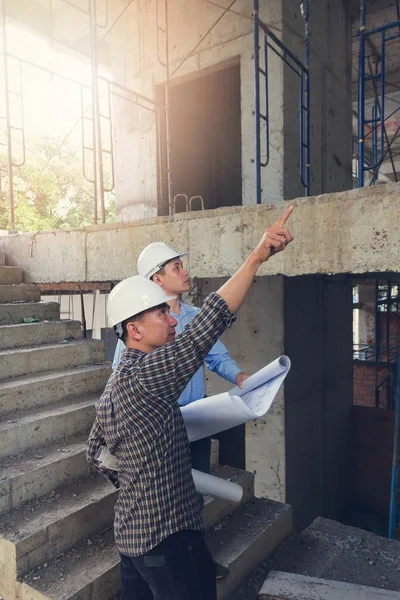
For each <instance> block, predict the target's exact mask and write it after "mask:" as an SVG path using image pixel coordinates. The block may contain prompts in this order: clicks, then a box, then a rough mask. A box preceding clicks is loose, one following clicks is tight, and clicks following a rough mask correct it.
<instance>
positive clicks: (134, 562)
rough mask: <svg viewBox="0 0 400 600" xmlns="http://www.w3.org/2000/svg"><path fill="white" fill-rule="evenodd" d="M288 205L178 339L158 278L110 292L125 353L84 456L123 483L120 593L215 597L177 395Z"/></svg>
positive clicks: (169, 599)
mask: <svg viewBox="0 0 400 600" xmlns="http://www.w3.org/2000/svg"><path fill="white" fill-rule="evenodd" d="M292 211H293V207H290V208H288V209H287V210H286V211H285V213H284V214H283V216H282V217H281V219H279V220H278V221H277V222H276V223H275V225H273V226H272V227H271V228H269V229H267V230H266V232H265V234H264V235H263V237H262V239H261V241H260V242H259V244H258V245H257V247H256V248H255V250H254V251H253V252H252V253H251V255H250V256H249V258H248V259H247V260H246V261H245V262H244V264H243V265H242V266H241V267H240V269H239V270H238V271H237V272H236V273H235V274H234V275H233V277H231V279H229V280H228V281H227V282H226V283H225V284H224V285H223V286H222V287H221V288H220V289H219V290H218V292H217V293H213V294H211V295H210V296H209V297H208V298H207V299H206V301H205V303H204V306H203V308H202V309H201V311H200V313H199V314H198V315H197V316H196V317H195V318H194V319H193V321H192V322H191V323H190V324H189V325H188V326H187V327H186V329H185V331H184V332H183V333H182V334H181V335H180V336H178V337H177V338H176V339H174V338H175V331H174V329H175V325H176V320H175V319H174V318H173V317H172V316H171V315H170V313H169V308H168V304H167V302H168V301H169V300H171V298H170V297H169V296H166V295H165V293H164V292H163V290H162V289H161V288H160V287H159V286H158V285H157V284H155V283H154V282H152V281H150V280H147V279H145V278H143V277H140V276H136V277H130V278H128V279H126V280H124V281H122V282H121V283H120V284H118V285H117V286H116V287H115V288H114V289H113V291H112V292H111V294H110V297H109V302H108V315H109V321H110V325H112V326H114V329H115V332H116V334H117V335H118V337H119V338H120V339H122V340H123V341H124V343H125V345H126V348H127V350H126V351H125V352H124V355H123V357H122V360H121V362H120V364H119V366H118V368H117V369H116V370H115V371H114V373H113V374H112V375H111V377H110V379H109V381H108V383H107V386H106V388H105V390H104V393H103V395H102V396H101V398H100V400H99V401H98V402H97V403H96V420H95V423H94V425H93V428H92V431H91V433H90V437H89V441H88V446H87V456H88V460H89V461H90V462H91V463H92V464H94V466H95V467H96V468H97V469H98V470H100V471H101V472H102V473H103V474H105V475H106V476H108V477H109V479H110V480H111V481H112V482H113V484H114V485H115V486H116V487H118V488H119V490H120V493H119V498H118V500H117V503H116V506H115V521H114V533H115V540H116V544H117V547H118V549H119V551H120V553H121V580H122V596H121V599H122V600H162V599H163V600H216V582H215V566H214V563H213V560H212V558H211V556H210V553H209V551H208V549H207V546H206V544H205V541H204V529H203V523H202V518H201V508H200V505H199V502H198V499H197V493H196V489H195V486H194V483H193V479H192V475H191V461H190V450H189V442H188V438H187V433H186V429H185V425H184V422H183V418H182V414H181V411H180V408H179V405H178V402H177V400H178V398H179V396H180V394H181V392H182V390H183V389H184V388H185V386H186V385H187V383H188V381H189V380H190V379H191V377H192V376H193V374H194V373H195V372H196V371H197V370H198V369H199V368H200V367H201V365H202V364H203V361H204V358H205V356H206V354H207V353H208V352H209V350H210V348H211V347H212V346H213V344H215V342H216V341H217V339H218V338H219V336H220V335H221V334H222V333H223V331H224V330H225V329H226V328H227V327H229V326H230V325H231V324H232V322H233V321H234V320H235V313H236V312H237V311H238V310H239V308H240V306H241V304H242V302H243V300H244V298H245V296H246V294H247V292H248V290H249V289H250V286H251V283H252V281H253V278H254V276H255V275H256V272H257V270H258V268H259V266H260V265H261V264H262V263H263V262H265V261H266V260H268V259H269V258H270V256H272V255H273V254H276V253H277V252H280V251H282V250H284V249H285V247H286V246H287V244H288V243H290V242H291V241H292V240H293V235H292V234H291V233H290V232H289V231H288V230H287V229H286V228H285V226H284V225H285V222H286V220H287V218H288V217H289V216H290V214H291V213H292ZM104 445H107V447H108V449H109V450H110V452H111V453H112V454H113V455H114V456H115V457H116V459H117V462H118V472H117V473H116V472H115V471H111V470H109V469H107V468H104V467H100V466H99V463H98V461H97V456H98V454H99V451H100V449H101V447H102V446H104Z"/></svg>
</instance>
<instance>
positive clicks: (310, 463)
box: [202, 276, 353, 527]
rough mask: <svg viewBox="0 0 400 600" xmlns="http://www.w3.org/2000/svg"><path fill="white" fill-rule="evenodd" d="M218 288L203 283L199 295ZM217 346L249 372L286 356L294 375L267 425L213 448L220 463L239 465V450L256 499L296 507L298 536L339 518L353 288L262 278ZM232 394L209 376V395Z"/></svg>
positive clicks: (346, 449)
mask: <svg viewBox="0 0 400 600" xmlns="http://www.w3.org/2000/svg"><path fill="white" fill-rule="evenodd" d="M222 282H223V280H222V279H209V280H203V282H202V289H203V293H204V295H206V294H207V293H209V292H210V291H212V290H215V289H217V288H218V287H219V285H221V283H222ZM222 339H223V341H224V343H225V344H226V346H227V347H228V350H229V352H230V354H231V356H232V357H233V358H234V359H235V360H237V362H238V363H239V365H240V366H242V367H243V369H244V370H245V371H247V372H249V373H253V372H254V371H255V370H257V369H258V368H260V367H262V366H264V365H265V364H267V363H268V362H270V361H272V360H274V359H275V358H276V357H278V356H279V355H280V354H283V353H285V354H287V355H288V356H289V357H290V359H291V361H292V370H291V372H290V374H289V376H288V378H287V379H286V382H285V385H284V388H283V390H282V391H281V393H280V395H279V397H278V398H277V400H276V401H275V402H274V405H273V407H272V409H271V410H270V411H269V413H268V414H267V415H266V417H265V418H263V419H258V420H257V421H256V422H254V423H250V424H248V425H247V426H246V430H245V431H244V428H242V429H240V428H237V429H236V430H232V432H230V433H227V434H225V436H224V437H223V438H222V439H220V450H221V453H222V454H221V462H227V463H228V464H232V463H230V460H233V461H234V464H235V465H236V466H241V465H240V464H238V463H237V461H238V458H240V456H239V451H242V452H244V451H245V459H244V460H243V463H244V465H245V467H246V469H247V470H249V471H252V472H254V473H255V475H256V478H255V481H256V494H257V495H258V496H264V497H268V498H271V499H274V500H278V501H286V502H289V503H291V504H293V509H294V519H295V524H296V526H298V527H303V526H306V525H307V524H308V523H309V522H311V521H312V519H314V518H315V517H316V516H317V515H324V516H327V517H330V518H338V517H339V516H340V514H341V512H342V511H343V510H344V508H345V506H346V503H347V501H348V494H349V489H350V485H349V477H350V470H349V469H350V464H351V461H350V460H349V457H350V455H351V438H350V416H351V410H352V404H353V387H352V382H353V375H352V366H353V363H352V295H351V286H350V282H349V281H348V280H347V278H340V277H319V276H305V277H292V278H284V277H282V276H276V277H259V278H257V279H256V282H255V284H254V285H253V288H252V290H251V293H250V295H249V297H248V298H247V299H246V301H245V303H244V305H243V307H242V309H241V311H240V313H239V316H238V321H237V323H235V325H234V326H233V327H232V328H231V329H230V330H228V331H227V332H225V334H224V336H223V338H222ZM229 387H230V384H228V383H226V382H224V381H223V380H221V379H220V378H218V377H217V376H215V375H214V374H210V373H208V372H207V389H208V393H217V392H220V391H222V390H225V389H229ZM244 435H245V440H244V439H243V438H244ZM238 448H239V449H240V450H239V451H238Z"/></svg>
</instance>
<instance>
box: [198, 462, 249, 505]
mask: <svg viewBox="0 0 400 600" xmlns="http://www.w3.org/2000/svg"><path fill="white" fill-rule="evenodd" d="M192 476H193V481H194V485H195V486H196V490H197V491H198V492H199V494H203V496H212V497H213V498H222V500H229V501H230V502H240V501H241V499H242V497H243V488H242V486H241V485H238V484H237V483H233V482H232V481H226V480H225V479H221V478H220V477H215V476H214V475H209V474H208V473H202V472H201V471H196V469H192Z"/></svg>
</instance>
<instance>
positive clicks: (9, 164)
mask: <svg viewBox="0 0 400 600" xmlns="http://www.w3.org/2000/svg"><path fill="white" fill-rule="evenodd" d="M1 30H2V38H3V40H2V41H3V78H4V106H5V111H6V114H5V119H6V136H7V173H8V197H9V205H10V229H11V231H12V232H14V231H15V206H14V173H13V159H12V138H11V121H10V119H11V114H10V94H9V89H8V54H7V23H6V0H2V2H1Z"/></svg>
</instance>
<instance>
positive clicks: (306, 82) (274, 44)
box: [253, 0, 311, 204]
mask: <svg viewBox="0 0 400 600" xmlns="http://www.w3.org/2000/svg"><path fill="white" fill-rule="evenodd" d="M301 4H302V7H303V11H304V22H305V35H304V37H305V59H304V64H303V63H302V62H301V61H300V60H299V59H298V58H297V57H296V56H295V55H294V54H293V53H292V52H291V51H290V50H289V49H288V48H287V47H286V46H285V44H283V43H282V42H281V40H280V39H279V38H277V36H276V35H275V34H274V33H273V32H272V31H271V30H270V28H269V27H268V25H266V24H265V23H263V21H261V20H260V18H259V0H254V5H253V36H254V115H255V130H256V159H255V163H256V201H257V204H261V195H262V188H261V169H262V168H264V167H266V166H267V165H268V163H269V159H270V139H269V81H268V49H269V48H270V49H271V50H272V51H273V52H274V53H275V54H276V55H277V56H278V57H279V58H281V59H282V60H283V62H284V63H285V64H286V65H287V66H288V67H289V68H290V69H292V71H293V72H294V73H296V75H297V76H298V77H299V79H300V101H299V113H300V116H299V121H300V123H299V125H300V127H299V128H300V146H299V153H300V160H299V165H300V180H301V183H302V185H303V186H304V189H305V195H306V196H309V195H310V181H311V172H310V68H309V67H310V30H309V16H310V7H309V0H302V1H301ZM260 30H261V31H262V35H263V36H264V68H262V67H261V66H260ZM260 76H261V77H264V85H265V108H264V111H263V112H261V100H260ZM261 121H264V122H265V157H262V156H261Z"/></svg>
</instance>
